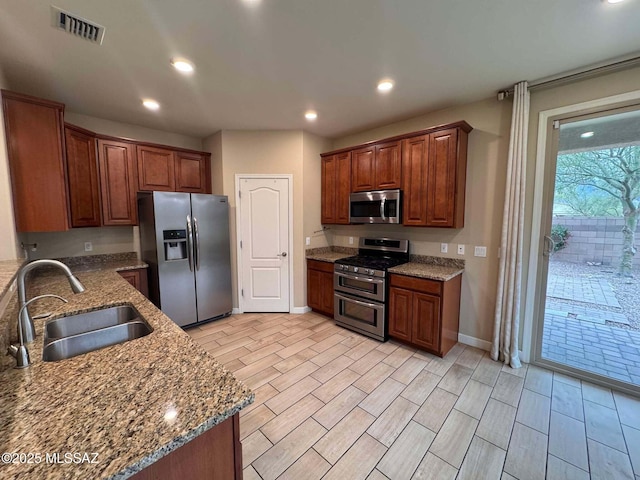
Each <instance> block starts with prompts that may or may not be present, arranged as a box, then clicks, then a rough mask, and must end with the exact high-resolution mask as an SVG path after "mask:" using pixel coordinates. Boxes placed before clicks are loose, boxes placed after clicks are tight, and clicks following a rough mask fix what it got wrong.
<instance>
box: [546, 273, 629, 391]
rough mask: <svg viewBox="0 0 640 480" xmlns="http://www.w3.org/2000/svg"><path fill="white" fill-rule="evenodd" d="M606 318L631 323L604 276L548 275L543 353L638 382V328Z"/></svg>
mask: <svg viewBox="0 0 640 480" xmlns="http://www.w3.org/2000/svg"><path fill="white" fill-rule="evenodd" d="M567 300H569V301H567ZM575 302H580V304H576V303H575ZM598 305H600V306H602V305H604V306H607V307H609V308H608V309H607V310H603V309H598V308H595V307H597V306H598ZM607 320H609V321H612V322H616V323H625V324H629V321H628V320H627V318H626V317H625V315H624V314H623V312H622V309H621V308H620V304H619V303H618V301H617V299H616V297H615V294H614V292H613V290H612V289H611V286H610V285H609V283H608V282H607V281H606V280H605V279H602V278H574V277H570V276H564V275H549V281H548V287H547V304H546V309H545V318H544V333H543V340H542V357H543V358H546V359H549V360H553V361H556V362H559V363H563V364H566V365H570V366H572V367H576V368H580V369H583V370H587V371H589V372H593V373H597V374H601V375H606V376H608V377H611V378H614V379H616V380H622V381H624V382H629V383H633V384H636V385H640V332H635V331H631V330H625V329H622V328H617V327H614V326H609V325H606V324H605V322H606V321H607Z"/></svg>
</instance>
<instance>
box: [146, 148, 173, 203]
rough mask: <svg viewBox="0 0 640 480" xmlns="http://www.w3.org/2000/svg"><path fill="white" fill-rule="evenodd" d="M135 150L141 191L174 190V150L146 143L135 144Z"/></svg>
mask: <svg viewBox="0 0 640 480" xmlns="http://www.w3.org/2000/svg"><path fill="white" fill-rule="evenodd" d="M136 151H137V157H138V189H139V190H143V191H152V190H162V191H167V192H173V191H175V189H176V181H175V152H174V151H173V150H169V149H166V148H158V147H151V146H147V145H137V147H136Z"/></svg>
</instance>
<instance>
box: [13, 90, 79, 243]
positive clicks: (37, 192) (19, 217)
mask: <svg viewBox="0 0 640 480" xmlns="http://www.w3.org/2000/svg"><path fill="white" fill-rule="evenodd" d="M2 107H3V111H4V122H5V131H6V136H7V151H8V155H9V169H10V172H11V185H12V191H13V206H14V212H15V221H16V229H17V231H18V232H55V231H64V230H67V229H68V228H69V204H68V198H67V179H66V165H65V163H66V162H65V155H64V132H63V120H62V117H63V112H64V105H62V104H61V103H56V102H50V101H48V100H42V99H39V98H34V97H30V96H27V95H22V94H18V93H14V92H9V91H6V90H2Z"/></svg>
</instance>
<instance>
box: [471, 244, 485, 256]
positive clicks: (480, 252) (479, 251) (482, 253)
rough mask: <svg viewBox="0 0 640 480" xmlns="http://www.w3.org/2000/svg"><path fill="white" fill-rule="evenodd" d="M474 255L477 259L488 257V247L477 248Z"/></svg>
mask: <svg viewBox="0 0 640 480" xmlns="http://www.w3.org/2000/svg"><path fill="white" fill-rule="evenodd" d="M473 254H474V255H475V256H476V257H486V256H487V247H478V246H476V248H475V250H474V252H473Z"/></svg>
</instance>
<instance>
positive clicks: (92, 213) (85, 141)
mask: <svg viewBox="0 0 640 480" xmlns="http://www.w3.org/2000/svg"><path fill="white" fill-rule="evenodd" d="M64 137H65V143H66V151H67V174H68V179H69V206H70V209H71V226H72V227H99V226H100V225H101V223H102V222H101V221H100V182H99V180H98V160H97V156H96V148H97V147H96V145H97V141H96V136H95V134H94V133H93V132H89V131H87V130H84V129H81V128H78V127H74V126H73V125H68V124H65V127H64Z"/></svg>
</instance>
